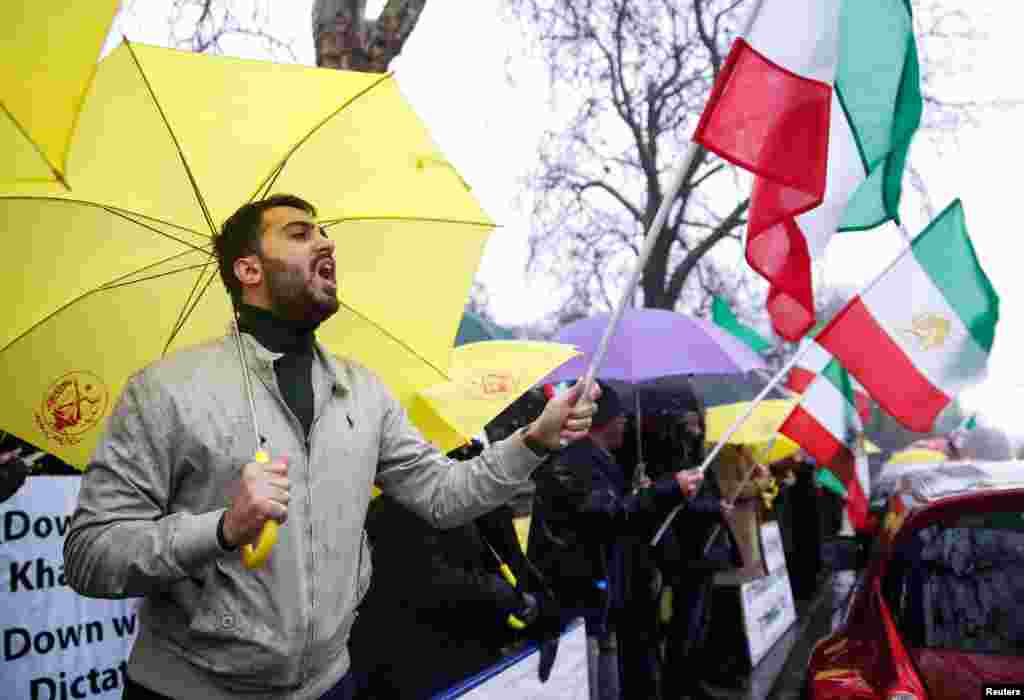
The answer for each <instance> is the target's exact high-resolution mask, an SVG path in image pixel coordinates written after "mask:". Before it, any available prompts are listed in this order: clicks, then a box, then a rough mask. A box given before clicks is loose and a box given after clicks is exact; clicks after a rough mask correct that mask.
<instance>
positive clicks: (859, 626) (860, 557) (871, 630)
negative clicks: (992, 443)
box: [805, 462, 1024, 700]
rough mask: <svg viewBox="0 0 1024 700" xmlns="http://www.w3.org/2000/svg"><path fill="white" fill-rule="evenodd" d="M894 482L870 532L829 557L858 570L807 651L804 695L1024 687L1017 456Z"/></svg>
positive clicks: (1023, 476)
mask: <svg viewBox="0 0 1024 700" xmlns="http://www.w3.org/2000/svg"><path fill="white" fill-rule="evenodd" d="M898 482H899V485H898V487H897V488H895V489H893V492H892V494H891V496H889V498H888V505H887V508H886V509H885V511H884V512H883V513H882V514H881V517H880V518H879V519H878V521H877V522H878V526H877V528H876V530H877V532H875V533H873V537H871V538H870V539H865V538H864V537H863V536H861V537H860V538H855V537H849V538H838V541H834V542H832V543H831V544H832V545H833V548H832V550H831V552H832V553H831V555H828V554H826V558H832V559H833V561H834V560H835V559H836V557H837V553H838V554H841V555H843V556H846V557H847V558H850V557H851V555H852V559H853V560H856V561H853V562H852V563H848V564H847V566H846V567H845V568H852V567H854V566H858V567H860V566H863V567H864V568H863V570H862V573H861V575H860V577H859V579H858V582H857V584H856V586H855V588H854V590H853V592H852V594H851V598H850V602H849V607H848V608H847V611H846V615H845V619H844V621H843V623H842V624H841V625H840V626H839V627H838V628H837V630H836V631H835V632H834V633H833V634H831V635H830V636H828V637H825V638H824V639H822V640H821V641H819V642H818V643H817V645H816V646H815V649H814V652H813V654H812V655H811V659H810V662H809V664H808V669H807V678H806V686H805V691H806V694H807V697H809V698H811V699H812V700H832V699H838V698H843V699H844V700H846V699H849V698H865V699H866V698H878V699H880V700H915V699H916V700H925V699H928V700H953V699H954V698H956V699H957V700H961V699H962V700H968V699H969V700H976V699H977V698H982V697H985V694H984V691H983V689H984V687H985V686H986V685H989V686H993V685H995V686H998V685H1000V684H1024V462H999V463H993V462H958V463H944V464H941V465H929V466H927V467H923V468H922V469H920V470H917V471H910V472H904V473H903V474H901V475H900V477H899V479H898ZM836 545H839V546H838V547H836ZM866 545H867V546H866Z"/></svg>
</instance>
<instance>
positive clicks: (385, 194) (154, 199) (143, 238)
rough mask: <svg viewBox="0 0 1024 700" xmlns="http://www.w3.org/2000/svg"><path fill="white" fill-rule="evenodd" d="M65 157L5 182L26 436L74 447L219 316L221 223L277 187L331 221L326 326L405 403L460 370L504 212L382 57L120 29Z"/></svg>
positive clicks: (4, 339)
mask: <svg viewBox="0 0 1024 700" xmlns="http://www.w3.org/2000/svg"><path fill="white" fill-rule="evenodd" d="M65 175H66V176H67V178H68V179H69V180H71V181H73V182H74V183H75V191H74V193H73V194H71V193H56V194H54V193H51V192H49V191H48V190H49V189H50V188H47V187H45V186H42V185H39V184H38V183H16V184H14V185H11V186H9V187H7V188H6V190H3V191H0V229H2V230H3V231H4V234H5V243H6V244H7V246H6V252H5V255H4V257H3V260H2V261H0V272H2V273H3V274H0V291H2V292H4V293H6V298H8V299H12V300H17V303H13V304H9V305H8V306H7V307H5V310H4V312H3V313H2V314H0V318H2V319H3V321H4V323H2V324H0V386H3V387H4V390H5V394H6V395H5V398H6V399H7V400H6V401H5V402H3V404H2V405H0V425H2V426H4V427H5V428H6V429H8V430H10V431H11V432H13V433H15V434H17V435H18V436H19V437H21V438H23V439H24V440H26V441H29V442H31V443H34V444H36V445H39V446H41V447H44V448H45V449H46V450H48V451H49V452H52V453H53V454H56V455H57V456H59V457H60V458H61V459H63V460H65V461H66V462H69V463H71V464H74V465H77V466H80V467H81V466H83V465H84V464H85V462H86V460H87V458H88V455H89V453H90V452H91V450H92V447H93V445H94V443H95V441H96V439H97V437H98V435H99V432H100V425H101V423H102V421H103V420H104V418H105V417H106V416H107V415H108V413H109V410H110V408H111V404H112V402H113V400H114V398H115V397H116V396H117V394H118V393H119V392H120V391H121V389H122V387H123V386H124V384H125V382H126V380H127V378H128V377H129V376H130V375H131V373H132V372H134V371H136V370H137V369H139V368H140V367H141V366H142V365H144V364H146V363H148V362H150V361H152V360H154V359H156V358H158V357H160V356H161V355H163V354H166V353H167V352H170V351H173V350H176V349H179V348H182V347H186V346H190V345H193V344H195V343H198V342H201V341H205V340H208V339H210V338H213V337H219V336H222V335H223V334H224V332H225V330H226V327H227V325H228V322H229V319H230V318H231V311H230V308H229V302H228V298H227V294H226V293H225V292H224V290H223V289H222V288H221V286H220V282H219V280H218V273H217V265H216V261H215V260H214V258H213V256H212V254H211V237H212V235H213V234H214V233H215V231H216V230H217V228H218V223H219V222H220V221H222V220H223V219H224V218H226V217H227V216H228V215H229V214H230V213H231V212H232V211H234V210H235V209H236V208H237V207H238V206H239V205H240V204H242V203H244V202H246V201H251V200H253V199H257V198H261V197H263V196H265V195H267V194H268V193H270V192H272V191H288V192H293V193H295V194H299V195H300V196H302V197H304V198H306V199H308V200H310V201H312V202H314V203H315V204H316V205H317V206H318V208H319V211H320V214H321V215H322V219H323V223H324V224H325V226H328V227H330V230H331V234H332V236H334V237H335V238H337V239H339V250H338V254H337V256H336V258H337V265H336V270H337V275H338V278H339V281H340V287H341V289H340V292H339V299H340V301H341V303H342V305H343V306H342V310H341V311H340V312H339V313H338V314H336V315H335V316H334V317H333V318H332V319H331V320H330V321H329V322H327V323H325V324H323V326H321V328H320V331H319V334H318V335H319V338H320V340H321V341H322V342H323V343H324V344H325V345H326V346H327V347H328V348H334V349H337V350H343V351H344V353H345V354H346V355H348V356H350V357H354V358H355V359H357V360H360V361H362V362H363V363H364V364H366V365H368V366H369V367H371V368H372V369H375V370H376V371H377V372H378V373H379V374H380V375H381V376H382V378H383V379H384V381H385V382H388V383H389V384H390V385H391V388H392V389H393V391H394V392H395V394H396V395H397V397H398V398H399V400H401V401H402V402H403V403H405V404H406V405H407V406H408V405H409V403H410V402H411V401H412V399H413V398H414V397H415V394H416V392H417V391H418V390H419V389H422V388H426V387H429V386H432V385H434V384H437V383H439V382H445V381H449V380H450V377H449V375H448V372H447V369H448V365H449V361H450V353H451V346H452V340H453V338H454V337H455V332H456V329H457V327H458V323H459V319H460V318H461V315H462V311H463V305H464V302H465V299H466V297H467V296H468V293H469V287H470V285H471V283H472V278H473V274H474V272H475V270H476V267H477V264H478V262H479V258H480V255H481V253H482V249H483V245H484V243H485V241H486V238H487V236H488V234H489V232H490V230H491V229H492V227H493V223H492V222H491V220H490V218H489V217H488V216H487V215H486V214H485V213H484V212H483V211H482V210H481V208H480V206H479V204H478V202H477V201H476V199H475V198H474V197H473V196H472V194H471V193H470V192H469V190H468V187H467V186H466V184H465V182H464V181H463V180H462V179H461V178H460V177H459V176H458V174H457V173H456V172H455V170H454V168H452V167H451V166H450V165H449V164H448V163H447V161H445V159H444V157H443V155H442V154H441V153H440V152H439V150H438V149H437V147H436V146H435V145H434V143H433V142H432V141H431V139H430V137H429V134H428V133H427V130H426V128H425V126H424V125H423V124H422V123H421V122H420V120H419V119H418V118H417V117H416V115H415V114H414V113H413V112H412V110H411V109H410V107H409V105H408V104H407V103H406V101H405V100H404V99H403V98H402V96H401V94H400V93H399V92H398V88H397V85H396V84H395V81H394V79H393V78H392V77H391V76H381V75H372V74H364V73H353V72H343V71H334V70H326V69H317V68H308V67H304V66H293V65H276V64H271V63H265V62H259V61H245V60H240V59H233V58H225V57H211V56H205V55H197V54H190V53H184V52H179V51H172V50H168V49H160V48H156V47H148V46H141V45H129V44H127V43H125V44H123V45H122V46H121V47H119V48H118V49H117V50H115V51H114V52H113V53H111V54H110V55H109V56H108V57H107V58H106V59H104V60H103V61H102V62H101V63H100V66H99V69H98V71H97V73H96V77H95V80H94V81H93V86H92V90H91V92H90V94H89V97H88V99H87V100H86V103H85V106H84V108H83V110H82V112H81V114H80V116H79V125H78V131H77V135H76V138H75V139H74V141H73V142H72V145H71V148H70V150H69V152H68V157H67V171H66V173H65ZM211 284H212V285H213V287H214V288H213V290H212V291H211V290H210V286H211ZM26 292H28V293H26ZM239 386H240V390H241V386H242V370H241V367H240V370H239ZM251 427H252V426H239V429H240V430H246V429H249V430H250V431H251ZM242 437H243V439H244V437H245V436H242ZM252 439H253V448H254V450H255V447H256V443H255V436H254V435H253V436H252ZM268 447H269V449H270V450H271V451H272V450H273V445H270V446H268ZM260 456H261V455H257V458H259V457H260ZM270 529H271V530H272V529H273V528H270ZM265 541H269V540H261V547H260V550H261V551H263V552H266V551H268V550H267V548H266V547H264V546H263V544H262V543H263V542H265ZM252 561H253V562H256V563H258V562H259V561H260V559H259V556H257V557H256V558H255V559H253V560H252Z"/></svg>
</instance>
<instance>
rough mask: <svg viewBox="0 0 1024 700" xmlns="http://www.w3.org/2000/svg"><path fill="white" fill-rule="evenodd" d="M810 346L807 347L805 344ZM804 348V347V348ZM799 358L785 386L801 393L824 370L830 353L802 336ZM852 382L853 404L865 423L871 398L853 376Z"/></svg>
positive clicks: (830, 356) (830, 357)
mask: <svg viewBox="0 0 1024 700" xmlns="http://www.w3.org/2000/svg"><path fill="white" fill-rule="evenodd" d="M808 345H810V346H811V347H809V348H807V347H806V346H808ZM805 348H806V349H805ZM799 355H800V359H799V360H797V363H796V365H794V366H793V368H792V369H791V370H789V375H788V376H787V377H786V388H787V389H789V390H790V391H792V392H794V393H797V394H802V393H804V391H805V390H806V389H807V387H808V386H809V385H810V383H811V382H813V381H814V380H815V378H816V377H817V376H818V375H819V374H821V372H822V371H824V369H825V367H827V366H828V364H829V363H830V362H832V359H833V358H832V355H831V354H830V353H829V352H828V350H826V349H825V348H823V347H821V346H820V345H818V343H816V342H815V341H814V340H813V339H811V338H804V340H802V341H801V343H800V352H799ZM850 381H851V383H852V384H853V399H854V406H856V408H857V414H858V415H859V416H860V419H861V421H863V422H864V423H867V422H868V421H870V420H871V398H870V397H869V396H868V393H867V391H865V390H864V387H863V386H861V384H860V382H858V381H857V380H856V379H854V378H853V377H851V378H850Z"/></svg>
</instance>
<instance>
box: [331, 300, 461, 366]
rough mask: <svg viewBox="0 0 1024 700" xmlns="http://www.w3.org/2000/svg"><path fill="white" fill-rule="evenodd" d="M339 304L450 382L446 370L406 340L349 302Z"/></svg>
mask: <svg viewBox="0 0 1024 700" xmlns="http://www.w3.org/2000/svg"><path fill="white" fill-rule="evenodd" d="M341 305H342V306H344V307H345V308H346V309H348V310H349V311H351V312H352V313H353V314H355V315H356V316H358V317H359V318H361V319H363V320H364V321H366V322H367V323H369V324H370V325H371V326H373V327H374V328H376V329H377V330H379V331H380V332H381V333H383V334H384V335H386V336H387V337H389V338H391V340H393V341H395V342H396V343H398V344H399V345H401V346H402V347H403V348H405V349H406V350H408V351H409V353H410V354H412V355H413V356H415V357H416V358H417V359H419V360H421V361H422V362H423V364H425V365H427V366H428V367H430V369H432V370H434V371H435V372H437V373H438V374H439V375H440V376H441V377H443V378H444V379H445V381H449V382H450V381H451V380H452V378H451V375H449V374H448V372H446V371H444V370H442V369H440V368H439V367H438V366H437V365H435V364H434V363H433V362H431V361H430V360H428V359H427V358H425V357H423V355H421V354H419V353H418V352H416V351H415V350H414V349H413V348H411V347H409V344H408V343H406V342H405V341H404V340H402V339H400V338H398V337H397V336H395V334H394V333H392V332H391V331H389V330H387V329H386V328H384V327H383V326H381V325H380V324H379V323H377V322H376V321H374V320H373V319H372V318H370V317H369V316H367V315H365V314H363V313H362V312H360V311H357V310H356V309H354V308H353V307H352V306H350V305H349V304H346V303H345V302H341Z"/></svg>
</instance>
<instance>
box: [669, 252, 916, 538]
mask: <svg viewBox="0 0 1024 700" xmlns="http://www.w3.org/2000/svg"><path fill="white" fill-rule="evenodd" d="M912 248H913V246H912V245H911V243H910V241H908V242H907V247H906V248H904V249H903V250H901V251H900V253H899V255H897V256H896V257H895V258H893V260H892V261H891V262H890V263H889V264H888V265H886V266H885V268H884V269H883V270H882V271H881V272H879V273H878V274H877V275H875V277H874V278H872V279H871V281H870V282H868V283H867V284H865V285H864V287H863V288H861V290H860V291H859V292H857V294H855V295H854V296H853V298H857V297H862V296H864V295H865V294H867V293H868V292H869V291H871V289H872V288H873V287H874V286H875V285H876V284H878V281H879V280H881V279H882V278H883V277H885V276H886V275H887V274H889V271H890V270H892V268H894V267H896V264H897V263H899V261H900V260H902V259H903V256H904V255H906V254H907V253H909V252H910V251H911V249H912ZM845 309H846V307H845V306H844V307H843V308H842V309H840V310H839V313H842V312H843V311H844V310H845ZM810 347H811V344H810V343H805V344H804V345H803V347H802V348H800V349H799V350H798V351H797V352H796V353H795V354H794V355H793V357H792V358H790V360H789V362H787V363H786V364H785V365H784V366H783V368H782V369H780V370H779V371H778V372H777V373H776V375H775V376H774V377H772V379H771V381H770V382H768V384H767V385H766V386H765V387H764V389H762V390H761V392H760V393H759V394H758V395H757V396H756V397H755V398H754V400H753V401H751V403H750V406H749V407H748V408H747V411H746V412H745V413H744V414H743V415H742V416H740V417H739V418H738V419H737V420H736V422H735V423H733V424H732V427H730V428H729V429H728V430H727V431H726V432H725V435H723V436H722V437H721V439H719V441H718V444H717V445H715V447H714V449H713V450H711V453H710V454H708V456H707V457H705V458H704V462H703V464H701V465H700V467H698V469H700V471H701V473H703V472H704V471H705V470H706V469H707V468H708V465H709V464H710V463H711V461H712V460H713V459H714V458H715V457H717V456H718V453H719V452H721V450H722V447H723V446H724V445H725V443H726V442H727V441H728V440H729V438H731V437H732V436H733V434H734V433H735V432H736V431H737V430H739V428H740V426H741V425H743V423H744V421H746V420H747V419H748V418H750V416H751V414H753V412H754V409H755V408H757V404H759V403H761V401H763V400H764V397H765V396H767V395H768V392H769V391H771V390H772V389H773V388H775V386H776V385H777V384H778V383H779V382H781V381H782V379H783V377H785V376H786V375H787V374H788V373H789V370H791V369H792V368H793V366H794V365H795V364H796V363H797V362H798V361H799V360H800V358H802V357H803V356H804V354H805V353H806V352H807V350H808V349H809V348H810ZM682 507H683V504H680V505H678V506H676V507H675V508H673V509H672V512H670V513H669V514H668V516H666V518H665V521H664V522H663V523H662V524H661V527H659V528H658V531H657V532H656V533H655V534H654V537H653V538H651V546H652V547H653V546H654V545H656V544H658V542H659V541H660V540H661V537H662V535H664V534H665V530H667V529H668V526H669V525H671V524H672V521H673V520H674V519H675V517H676V515H677V514H678V513H679V510H680V509H681V508H682Z"/></svg>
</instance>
